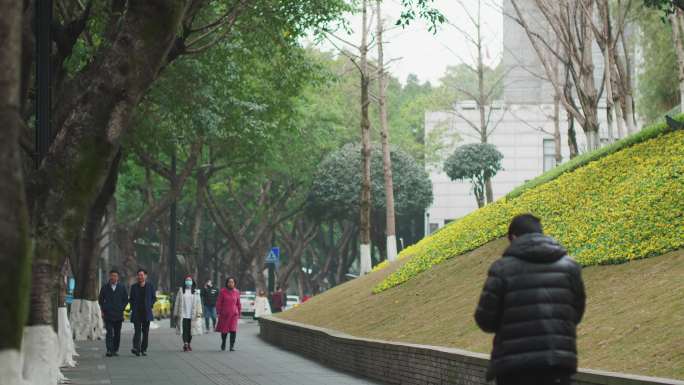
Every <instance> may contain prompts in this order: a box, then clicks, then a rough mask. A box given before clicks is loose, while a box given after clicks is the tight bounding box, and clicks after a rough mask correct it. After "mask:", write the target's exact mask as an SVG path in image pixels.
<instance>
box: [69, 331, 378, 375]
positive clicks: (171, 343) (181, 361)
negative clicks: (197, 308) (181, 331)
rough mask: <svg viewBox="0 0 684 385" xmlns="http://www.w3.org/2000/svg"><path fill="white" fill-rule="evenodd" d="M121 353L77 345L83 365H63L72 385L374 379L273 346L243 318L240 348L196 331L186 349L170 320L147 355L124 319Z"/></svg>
mask: <svg viewBox="0 0 684 385" xmlns="http://www.w3.org/2000/svg"><path fill="white" fill-rule="evenodd" d="M124 325H125V327H124V330H123V331H122V335H121V349H120V351H119V354H120V356H119V357H111V358H110V357H105V356H104V353H105V346H104V341H88V342H82V343H78V344H77V350H78V353H79V354H80V356H79V357H76V359H77V361H78V366H77V367H75V368H66V369H64V370H63V373H64V375H65V376H67V377H68V378H69V379H70V380H71V383H72V384H79V385H94V384H110V385H162V384H164V385H167V384H168V385H308V384H323V385H343V384H344V385H357V384H373V382H369V381H367V380H364V379H359V378H356V377H353V376H350V375H348V374H345V373H340V372H337V371H334V370H332V369H329V368H326V367H324V366H321V365H319V364H317V363H315V362H312V361H309V360H307V359H305V358H303V357H301V356H298V355H296V354H293V353H290V352H287V351H285V350H281V349H278V348H276V347H273V346H271V345H269V344H267V343H265V342H263V341H262V340H261V339H260V338H259V337H258V332H259V327H258V325H257V323H256V322H254V321H251V320H241V324H240V328H239V331H238V337H237V343H236V345H235V348H236V349H237V351H235V352H228V351H225V352H221V351H220V350H219V346H220V339H221V338H220V335H219V334H218V333H210V334H205V335H202V336H195V337H193V340H192V348H193V351H192V352H191V353H184V352H183V351H182V346H183V345H182V342H181V339H180V336H177V335H176V333H175V329H171V328H169V327H168V326H169V323H168V321H162V323H161V325H162V326H161V327H159V328H158V329H154V330H150V346H149V348H148V355H147V357H136V356H134V355H132V354H131V339H132V327H131V324H130V323H128V322H126V323H124Z"/></svg>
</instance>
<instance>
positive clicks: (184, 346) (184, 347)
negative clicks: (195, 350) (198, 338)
mask: <svg viewBox="0 0 684 385" xmlns="http://www.w3.org/2000/svg"><path fill="white" fill-rule="evenodd" d="M183 351H184V352H187V351H188V344H183Z"/></svg>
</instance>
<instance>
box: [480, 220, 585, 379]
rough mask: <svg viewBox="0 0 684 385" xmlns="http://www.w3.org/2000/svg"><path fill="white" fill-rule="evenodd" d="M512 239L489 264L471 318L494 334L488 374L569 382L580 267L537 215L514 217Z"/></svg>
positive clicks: (580, 304) (580, 303)
mask: <svg viewBox="0 0 684 385" xmlns="http://www.w3.org/2000/svg"><path fill="white" fill-rule="evenodd" d="M508 239H509V240H510V242H511V244H510V246H509V247H508V249H506V251H505V252H504V255H503V258H501V259H499V260H497V261H496V262H494V263H493V264H492V266H491V267H490V268H489V273H488V277H487V281H486V282H485V285H484V288H483V289H482V295H481V296H480V302H479V304H478V306H477V311H476V312H475V321H477V324H478V325H479V326H480V328H481V329H482V330H483V331H485V332H488V333H495V336H494V346H493V349H492V355H491V362H490V365H489V370H488V371H487V379H488V380H492V379H494V378H496V383H497V385H511V384H516V385H517V384H521V385H523V384H524V385H534V384H540V385H542V384H543V385H546V384H559V385H564V384H569V383H570V376H571V375H572V374H574V373H575V372H576V371H577V344H576V329H577V325H578V324H579V323H580V321H581V320H582V316H583V315H584V306H585V299H586V297H585V294H584V283H583V282H582V274H581V267H580V266H579V264H577V262H575V261H574V260H572V259H571V258H570V257H568V255H567V251H566V250H565V249H564V248H563V247H562V246H561V245H560V244H558V242H556V241H555V240H554V239H553V238H551V237H548V236H545V235H544V234H543V232H542V226H541V222H540V220H539V219H538V218H536V217H534V216H532V215H530V214H524V215H520V216H517V217H515V218H513V221H512V222H511V224H510V227H509V229H508Z"/></svg>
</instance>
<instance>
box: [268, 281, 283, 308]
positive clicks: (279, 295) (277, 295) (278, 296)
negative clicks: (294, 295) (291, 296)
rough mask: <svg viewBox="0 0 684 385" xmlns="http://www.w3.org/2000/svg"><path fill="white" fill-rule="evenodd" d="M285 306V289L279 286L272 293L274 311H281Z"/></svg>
mask: <svg viewBox="0 0 684 385" xmlns="http://www.w3.org/2000/svg"><path fill="white" fill-rule="evenodd" d="M284 308H285V293H283V289H282V288H281V287H280V286H278V287H276V291H275V292H274V293H272V294H271V309H273V313H280V312H281V311H283V309H284Z"/></svg>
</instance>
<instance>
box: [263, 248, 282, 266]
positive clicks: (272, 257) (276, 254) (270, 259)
mask: <svg viewBox="0 0 684 385" xmlns="http://www.w3.org/2000/svg"><path fill="white" fill-rule="evenodd" d="M264 262H266V263H275V264H276V265H277V264H280V247H272V248H271V251H270V252H269V253H268V255H267V256H266V260H265V261H264Z"/></svg>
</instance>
